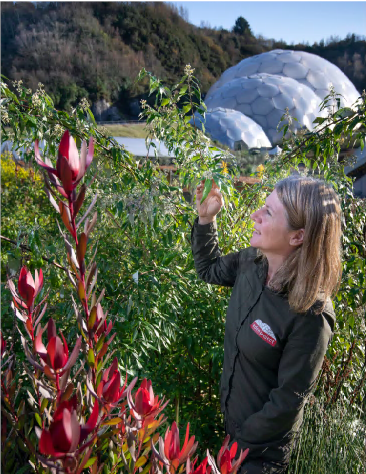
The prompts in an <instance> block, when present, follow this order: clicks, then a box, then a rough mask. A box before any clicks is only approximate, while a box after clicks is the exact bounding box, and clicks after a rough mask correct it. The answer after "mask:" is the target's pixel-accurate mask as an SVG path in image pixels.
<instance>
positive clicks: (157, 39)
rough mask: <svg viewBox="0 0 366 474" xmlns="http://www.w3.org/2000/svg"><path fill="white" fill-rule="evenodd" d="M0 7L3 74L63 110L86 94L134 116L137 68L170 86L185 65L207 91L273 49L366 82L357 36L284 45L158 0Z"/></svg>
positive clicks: (365, 52)
mask: <svg viewBox="0 0 366 474" xmlns="http://www.w3.org/2000/svg"><path fill="white" fill-rule="evenodd" d="M1 9H2V12H1V43H2V47H1V50H2V51H1V62H2V74H4V75H5V76H6V77H8V78H10V79H13V80H14V79H16V80H19V79H22V80H23V83H24V84H25V85H26V86H27V87H30V88H32V89H34V90H35V89H36V88H37V84H38V82H42V83H43V84H44V85H45V89H46V90H47V92H49V93H50V94H51V96H52V97H53V99H54V101H55V104H56V106H57V107H59V108H60V109H68V108H70V107H71V106H72V105H73V104H75V102H77V101H78V100H80V99H81V98H82V97H86V98H88V99H89V101H91V102H93V103H94V102H96V101H97V100H100V99H105V100H106V101H108V102H109V103H113V104H114V105H116V106H117V107H118V109H119V110H120V112H122V113H123V114H125V115H126V116H132V115H136V105H137V101H138V100H139V99H141V98H142V97H144V94H145V93H146V90H145V89H144V86H143V85H141V84H135V83H134V80H135V78H136V76H137V74H138V72H139V70H140V69H141V68H142V67H145V68H146V69H147V70H149V71H151V72H153V74H155V75H156V76H158V77H159V78H161V79H162V80H164V81H167V82H168V83H170V84H173V83H174V82H176V81H177V80H178V78H180V76H181V75H182V73H183V68H184V66H185V65H186V64H188V63H189V64H191V66H193V67H194V68H195V75H196V76H197V77H198V79H199V80H200V81H201V86H202V91H203V92H204V93H205V92H207V91H208V89H209V88H210V86H211V85H212V84H213V83H214V82H215V81H216V80H217V79H218V78H219V77H220V75H221V74H222V72H223V71H225V69H227V68H228V67H230V66H233V65H235V64H237V63H238V62H239V61H240V60H242V59H244V58H246V57H249V56H252V55H255V54H259V53H262V52H265V51H269V50H271V49H277V48H282V49H299V50H303V51H308V52H310V53H315V54H318V55H319V56H322V57H324V58H325V59H328V60H329V61H331V62H333V63H334V64H336V65H337V66H338V67H340V69H341V70H342V71H343V72H344V73H345V74H346V75H347V76H348V77H349V79H350V80H351V81H352V82H353V83H354V84H355V86H356V88H357V89H358V90H359V91H360V92H361V91H362V90H363V89H365V88H366V41H365V40H359V39H357V38H355V36H354V35H350V36H349V37H347V38H346V39H343V40H334V41H330V42H328V43H324V42H321V43H320V44H314V45H312V46H310V45H287V44H286V43H283V42H276V41H275V40H266V39H264V38H261V37H260V38H257V37H255V36H253V35H252V33H251V30H250V27H249V25H248V27H247V28H245V29H244V30H240V29H238V28H236V32H234V31H227V30H222V29H221V30H218V29H211V28H198V27H195V26H193V25H191V24H189V23H188V22H187V21H186V20H185V19H184V15H182V12H179V11H178V10H177V9H176V8H175V7H173V6H171V5H169V4H167V3H161V2H160V3H158V2H156V3H150V2H149V3H144V2H85V3H84V2H70V3H63V2H42V3H30V2H17V3H15V4H13V3H10V2H9V3H2V5H1ZM180 13H181V14H180ZM137 110H138V108H137Z"/></svg>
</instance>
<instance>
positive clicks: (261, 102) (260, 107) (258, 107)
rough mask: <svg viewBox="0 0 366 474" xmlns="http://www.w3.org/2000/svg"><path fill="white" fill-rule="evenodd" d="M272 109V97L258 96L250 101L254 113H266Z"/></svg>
mask: <svg viewBox="0 0 366 474" xmlns="http://www.w3.org/2000/svg"><path fill="white" fill-rule="evenodd" d="M273 109H274V105H273V102H272V99H270V98H268V97H258V99H257V100H255V101H254V102H253V103H252V110H253V112H254V114H259V115H267V114H269V113H270V112H271V111H272V110H273Z"/></svg>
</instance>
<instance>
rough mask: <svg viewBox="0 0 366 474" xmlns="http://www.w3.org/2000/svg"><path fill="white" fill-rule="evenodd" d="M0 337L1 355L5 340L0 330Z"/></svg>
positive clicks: (4, 347) (3, 350)
mask: <svg viewBox="0 0 366 474" xmlns="http://www.w3.org/2000/svg"><path fill="white" fill-rule="evenodd" d="M0 337H1V357H2V356H3V354H4V352H5V349H6V342H5V340H4V338H3V335H2V333H1V332H0Z"/></svg>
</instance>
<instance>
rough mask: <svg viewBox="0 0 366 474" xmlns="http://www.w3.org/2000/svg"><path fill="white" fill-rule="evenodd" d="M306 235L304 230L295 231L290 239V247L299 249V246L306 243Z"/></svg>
mask: <svg viewBox="0 0 366 474" xmlns="http://www.w3.org/2000/svg"><path fill="white" fill-rule="evenodd" d="M304 234H305V231H304V229H299V230H295V231H294V232H293V234H292V236H291V237H290V245H292V246H293V247H298V246H299V245H302V243H303V241H304Z"/></svg>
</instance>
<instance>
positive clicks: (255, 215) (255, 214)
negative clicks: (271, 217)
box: [250, 211, 260, 221]
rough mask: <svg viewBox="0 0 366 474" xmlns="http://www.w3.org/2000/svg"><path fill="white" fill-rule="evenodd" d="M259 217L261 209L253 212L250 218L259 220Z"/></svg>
mask: <svg viewBox="0 0 366 474" xmlns="http://www.w3.org/2000/svg"><path fill="white" fill-rule="evenodd" d="M259 217H260V212H259V211H255V212H253V214H252V215H251V216H250V218H251V219H252V220H253V221H256V220H259Z"/></svg>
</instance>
